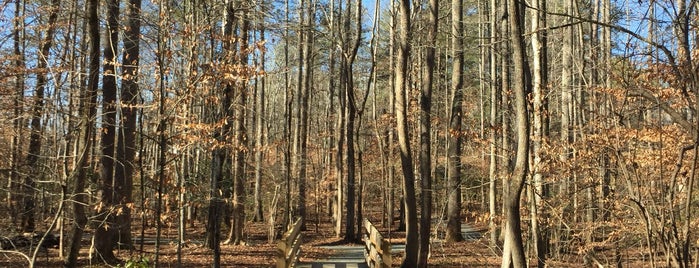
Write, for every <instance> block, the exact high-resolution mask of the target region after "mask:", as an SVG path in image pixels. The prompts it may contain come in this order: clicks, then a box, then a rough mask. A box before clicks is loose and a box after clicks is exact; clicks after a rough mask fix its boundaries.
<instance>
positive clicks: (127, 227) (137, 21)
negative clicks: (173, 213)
mask: <svg viewBox="0 0 699 268" xmlns="http://www.w3.org/2000/svg"><path fill="white" fill-rule="evenodd" d="M140 15H141V0H129V2H128V4H127V17H128V27H126V30H125V33H124V35H125V37H124V54H123V58H122V64H123V75H122V83H121V86H122V87H121V103H122V104H123V105H122V106H121V122H122V124H121V131H120V134H121V135H119V139H118V140H117V151H116V159H117V161H116V165H117V166H116V170H115V171H114V172H115V175H114V177H115V185H116V189H115V191H116V193H117V196H118V200H115V202H117V204H119V208H120V209H121V210H122V213H120V214H117V217H116V221H117V228H118V235H117V237H116V239H117V240H116V241H117V242H118V245H119V246H120V247H121V246H122V245H123V246H126V247H127V248H132V247H133V242H132V239H131V208H130V207H131V203H133V200H132V196H131V195H132V192H133V173H134V158H135V156H136V146H135V144H136V143H135V142H134V141H135V140H136V131H137V130H136V120H137V110H136V104H138V94H139V93H138V91H139V87H138V68H139V61H140V47H139V44H140V35H141V18H140Z"/></svg>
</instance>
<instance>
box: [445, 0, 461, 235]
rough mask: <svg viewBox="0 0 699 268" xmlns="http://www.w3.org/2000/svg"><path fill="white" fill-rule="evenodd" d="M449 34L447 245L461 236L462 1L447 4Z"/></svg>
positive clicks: (455, 0) (456, 0)
mask: <svg viewBox="0 0 699 268" xmlns="http://www.w3.org/2000/svg"><path fill="white" fill-rule="evenodd" d="M451 5H452V6H451V19H452V26H451V33H452V41H451V46H452V53H453V56H452V58H453V61H452V74H451V75H452V76H451V80H452V83H451V90H452V94H453V96H452V101H451V112H450V115H449V133H447V135H448V141H447V155H448V157H447V169H448V170H449V173H448V177H447V230H446V231H447V233H446V240H447V241H448V242H458V241H463V240H464V238H463V236H462V235H461V146H462V141H463V139H462V135H461V121H462V116H463V115H462V102H463V66H464V64H463V59H464V54H463V50H462V47H463V38H462V37H461V36H462V34H463V26H462V25H463V24H462V20H463V12H462V10H463V2H462V1H461V0H452V2H451Z"/></svg>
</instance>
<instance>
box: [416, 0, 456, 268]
mask: <svg viewBox="0 0 699 268" xmlns="http://www.w3.org/2000/svg"><path fill="white" fill-rule="evenodd" d="M428 11H429V22H428V25H427V42H428V44H427V48H426V51H425V76H424V80H423V84H422V92H421V94H420V160H419V161H420V180H421V182H422V202H421V205H422V206H421V210H420V250H419V255H418V267H427V259H428V256H429V252H430V229H431V228H430V226H431V223H432V174H431V173H432V150H431V148H430V146H431V145H432V144H431V141H432V138H431V136H430V134H431V131H432V122H431V121H432V120H431V112H432V84H433V82H432V80H433V77H434V69H435V50H436V46H437V27H438V15H439V0H430V4H429V7H428ZM455 12H460V10H457V11H455ZM453 23H459V24H460V23H461V21H454V22H453ZM457 28H458V26H457ZM459 34H460V33H459ZM455 38H459V37H455ZM455 49H457V48H455ZM460 227H461V226H459V232H461V230H460V229H461V228H460Z"/></svg>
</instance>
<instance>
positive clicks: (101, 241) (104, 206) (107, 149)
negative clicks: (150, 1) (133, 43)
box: [93, 0, 119, 264]
mask: <svg viewBox="0 0 699 268" xmlns="http://www.w3.org/2000/svg"><path fill="white" fill-rule="evenodd" d="M107 36H108V39H107V42H106V43H105V46H104V65H103V67H102V68H103V69H102V72H103V73H102V103H103V104H102V129H103V130H102V131H101V140H100V143H101V144H100V146H101V148H102V151H101V152H102V155H101V158H100V164H101V168H100V181H101V183H100V190H99V193H98V195H99V197H98V200H99V206H97V211H96V212H97V218H98V220H97V226H95V247H94V249H95V253H96V254H94V255H93V259H94V261H96V262H104V263H108V264H113V263H116V262H118V260H117V258H116V257H115V256H114V252H112V250H113V249H114V244H115V242H116V241H115V240H114V237H115V235H116V231H117V226H116V224H115V223H116V222H115V217H116V215H115V213H114V205H115V198H116V192H115V188H114V186H115V184H114V182H115V181H114V165H115V150H114V148H115V144H114V141H115V139H116V111H117V110H116V100H117V83H116V54H115V53H116V49H117V46H118V44H119V0H110V1H108V2H107Z"/></svg>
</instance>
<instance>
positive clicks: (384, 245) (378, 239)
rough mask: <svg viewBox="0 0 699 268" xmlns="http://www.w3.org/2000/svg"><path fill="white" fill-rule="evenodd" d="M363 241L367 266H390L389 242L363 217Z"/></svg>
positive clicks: (386, 267) (388, 267)
mask: <svg viewBox="0 0 699 268" xmlns="http://www.w3.org/2000/svg"><path fill="white" fill-rule="evenodd" d="M364 243H365V250H366V254H365V257H366V263H367V264H368V265H369V267H372V268H373V267H377V268H390V267H391V263H392V261H391V242H389V241H388V240H387V239H385V238H384V237H383V236H382V235H381V233H379V230H377V229H376V227H374V225H373V224H371V222H370V221H369V220H367V219H364Z"/></svg>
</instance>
